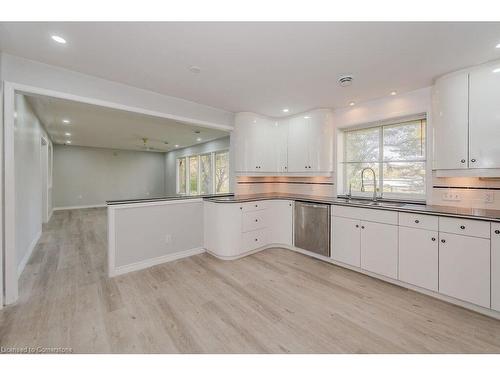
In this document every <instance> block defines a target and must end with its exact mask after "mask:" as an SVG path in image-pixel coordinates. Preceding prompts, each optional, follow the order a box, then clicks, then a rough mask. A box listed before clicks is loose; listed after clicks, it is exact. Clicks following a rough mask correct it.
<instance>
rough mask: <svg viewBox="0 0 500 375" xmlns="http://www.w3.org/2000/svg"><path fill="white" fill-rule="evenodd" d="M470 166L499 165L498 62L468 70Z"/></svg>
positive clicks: (489, 166)
mask: <svg viewBox="0 0 500 375" xmlns="http://www.w3.org/2000/svg"><path fill="white" fill-rule="evenodd" d="M469 80H470V86H469V167H470V168H500V143H499V141H498V140H499V139H500V100H499V97H500V62H496V63H492V64H486V65H483V66H481V67H478V68H475V69H473V70H471V72H470V79H469Z"/></svg>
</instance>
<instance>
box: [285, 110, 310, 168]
mask: <svg viewBox="0 0 500 375" xmlns="http://www.w3.org/2000/svg"><path fill="white" fill-rule="evenodd" d="M304 117H308V116H297V117H292V118H290V119H289V120H288V172H309V146H308V142H309V138H310V129H309V128H308V127H307V120H308V119H306V118H304Z"/></svg>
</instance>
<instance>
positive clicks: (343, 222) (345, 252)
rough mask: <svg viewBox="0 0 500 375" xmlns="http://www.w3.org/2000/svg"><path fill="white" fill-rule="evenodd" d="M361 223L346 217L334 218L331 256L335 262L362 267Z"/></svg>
mask: <svg viewBox="0 0 500 375" xmlns="http://www.w3.org/2000/svg"><path fill="white" fill-rule="evenodd" d="M360 227H361V222H360V221H359V220H355V219H347V218H344V217H337V216H333V217H332V231H331V235H332V238H331V243H332V249H331V254H332V255H331V256H332V258H333V259H334V260H336V261H339V262H342V263H346V264H349V265H351V266H355V267H360V232H359V231H360Z"/></svg>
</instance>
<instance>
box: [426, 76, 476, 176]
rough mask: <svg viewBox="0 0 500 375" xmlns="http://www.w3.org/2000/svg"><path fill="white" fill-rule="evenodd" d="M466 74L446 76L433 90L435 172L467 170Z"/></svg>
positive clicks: (467, 84)
mask: <svg viewBox="0 0 500 375" xmlns="http://www.w3.org/2000/svg"><path fill="white" fill-rule="evenodd" d="M468 101H469V75H468V73H467V72H463V73H457V74H452V75H449V76H445V77H443V78H441V79H439V80H437V81H436V83H435V85H434V88H433V95H432V107H433V116H432V121H433V128H434V142H433V144H434V169H462V168H467V167H468V159H469V158H468V153H467V147H468V126H469V124H468Z"/></svg>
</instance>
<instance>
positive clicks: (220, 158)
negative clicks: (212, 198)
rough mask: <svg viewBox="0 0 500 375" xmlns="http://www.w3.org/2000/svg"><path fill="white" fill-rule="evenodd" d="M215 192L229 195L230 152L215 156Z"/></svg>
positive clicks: (219, 153) (218, 153)
mask: <svg viewBox="0 0 500 375" xmlns="http://www.w3.org/2000/svg"><path fill="white" fill-rule="evenodd" d="M215 192H216V193H229V152H227V151H224V152H217V153H216V154H215Z"/></svg>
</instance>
